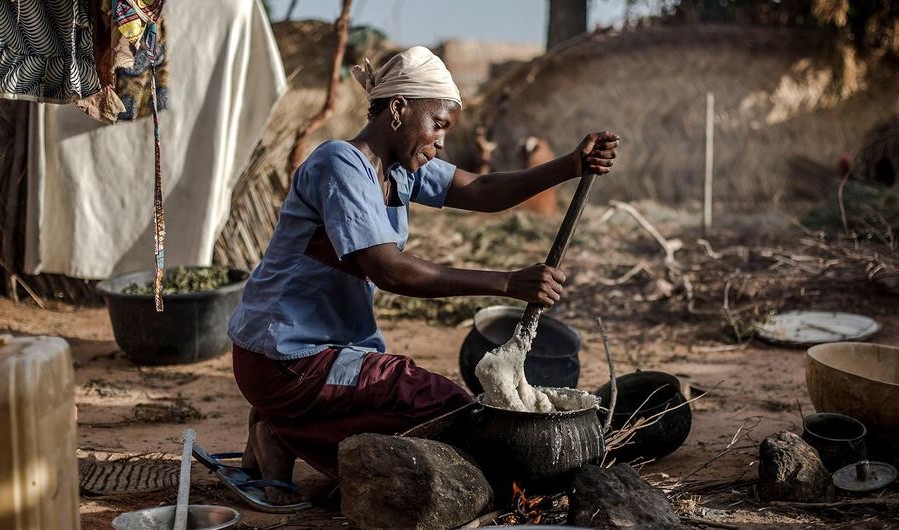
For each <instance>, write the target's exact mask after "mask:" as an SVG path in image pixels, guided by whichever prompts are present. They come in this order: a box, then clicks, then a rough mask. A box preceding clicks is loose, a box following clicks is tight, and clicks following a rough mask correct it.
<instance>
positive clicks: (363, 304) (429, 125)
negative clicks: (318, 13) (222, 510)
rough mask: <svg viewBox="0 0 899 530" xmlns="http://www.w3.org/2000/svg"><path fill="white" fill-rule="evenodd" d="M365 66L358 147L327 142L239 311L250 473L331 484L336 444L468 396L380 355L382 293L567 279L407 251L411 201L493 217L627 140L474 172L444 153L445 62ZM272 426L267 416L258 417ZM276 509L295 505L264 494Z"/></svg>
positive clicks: (543, 288)
mask: <svg viewBox="0 0 899 530" xmlns="http://www.w3.org/2000/svg"><path fill="white" fill-rule="evenodd" d="M354 75H356V78H357V79H358V80H359V81H360V83H361V84H362V85H363V86H364V87H365V89H366V90H367V92H368V96H369V99H370V102H371V106H370V110H369V122H368V124H367V125H366V126H365V128H363V129H362V130H361V131H360V132H359V134H357V135H356V137H355V138H353V139H351V140H349V141H346V142H344V141H329V142H325V143H324V144H322V145H321V146H319V147H318V148H317V149H315V151H314V152H313V153H312V154H311V155H310V156H309V158H308V159H307V160H306V161H305V162H304V163H303V164H302V165H301V166H300V167H299V168H298V169H297V171H296V173H295V175H294V178H293V182H292V185H291V189H290V191H289V193H288V196H287V198H286V199H285V201H284V204H283V205H282V207H281V214H280V217H279V219H278V225H277V227H276V228H275V232H274V234H273V235H272V240H271V242H270V243H269V247H268V249H267V250H266V252H265V256H264V257H263V259H262V262H261V263H260V264H259V266H258V267H257V268H256V269H255V270H254V271H253V274H252V275H251V277H250V280H249V281H248V282H247V285H246V289H245V291H244V295H243V299H242V301H241V303H240V305H239V306H238V308H237V310H236V311H235V313H234V315H233V316H232V318H231V322H230V325H229V335H230V337H231V338H232V340H233V341H234V375H235V378H236V380H237V384H238V386H239V387H240V390H241V392H242V393H243V395H244V396H245V397H246V398H247V400H248V401H249V402H250V403H251V404H252V405H253V411H252V412H251V414H250V428H249V436H248V443H247V451H246V452H245V455H244V462H243V466H244V467H245V468H249V469H253V470H258V473H259V475H261V476H262V477H263V478H267V479H276V480H280V481H283V482H286V483H290V482H291V476H292V470H293V464H294V460H295V459H296V458H297V457H299V458H302V459H304V460H306V461H307V462H308V463H309V464H310V465H312V466H314V467H315V468H317V469H318V470H319V471H321V472H323V473H325V474H327V475H330V476H332V477H336V475H337V445H338V444H339V442H340V441H341V440H343V439H344V438H346V437H348V436H350V435H352V434H356V433H363V432H374V433H387V434H394V433H397V432H401V431H404V430H406V429H408V428H410V427H412V426H414V425H416V424H418V423H421V422H423V421H426V420H428V419H430V418H433V417H436V416H438V415H440V414H443V413H445V412H448V411H450V410H453V409H456V408H458V407H460V406H462V405H464V404H466V403H468V402H469V401H470V400H471V397H470V396H469V394H468V393H467V392H465V391H464V390H463V389H462V388H461V387H459V386H458V385H456V384H455V383H453V382H452V381H450V380H448V379H446V378H445V377H442V376H440V375H437V374H433V373H430V372H428V371H426V370H423V369H421V368H419V367H417V366H416V365H415V364H414V363H413V362H412V361H411V360H410V359H408V358H406V357H402V356H398V355H390V354H386V353H378V352H384V351H385V350H386V345H385V344H384V340H383V337H382V335H381V333H380V331H379V330H378V326H377V323H376V322H375V314H374V309H373V304H372V303H373V296H374V293H375V289H376V288H379V289H383V290H385V291H389V292H393V293H397V294H401V295H406V296H417V297H428V298H430V297H443V296H459V295H468V296H471V295H495V296H508V297H511V298H516V299H518V300H522V301H525V302H541V303H543V304H545V305H547V306H551V305H553V303H555V302H556V301H558V300H559V297H560V295H561V293H562V283H563V282H564V281H565V276H564V275H563V274H562V272H560V271H559V270H557V269H554V268H552V267H548V266H546V265H542V264H538V265H534V266H532V267H528V268H525V269H522V270H518V271H512V272H494V271H481V270H463V269H454V268H450V267H444V266H441V265H437V264H434V263H431V262H428V261H425V260H423V259H420V258H417V257H415V256H413V255H411V254H408V253H404V252H403V246H404V244H405V242H406V238H407V235H408V226H407V220H408V218H407V215H408V204H409V202H410V201H414V202H419V203H422V204H425V205H428V206H433V207H437V208H439V207H442V206H449V207H452V208H460V209H465V210H472V211H479V212H496V211H500V210H504V209H506V208H509V207H511V206H514V205H516V204H518V203H520V202H522V201H524V200H525V199H527V198H529V197H531V196H533V195H535V194H537V193H539V192H541V191H543V190H545V189H547V188H550V187H552V186H555V185H556V184H559V183H560V182H563V181H565V180H568V179H571V178H574V177H579V176H581V175H582V174H586V173H588V172H592V173H597V174H604V173H607V172H608V171H609V168H610V167H611V166H612V159H613V158H615V148H616V147H617V146H618V137H617V136H616V135H614V134H611V133H599V134H590V135H588V136H587V137H586V138H585V139H584V140H583V141H582V142H581V144H580V145H579V146H578V147H577V149H575V150H574V151H573V152H572V153H570V154H568V155H566V156H563V157H561V158H558V159H556V160H553V161H552V162H549V163H547V164H544V165H541V166H538V167H535V168H532V169H528V170H525V171H519V172H510V173H493V174H487V175H475V174H473V173H469V172H467V171H463V170H461V169H458V168H456V167H455V166H453V165H452V164H449V163H447V162H445V161H443V160H440V159H437V158H436V156H437V154H438V153H439V151H440V150H442V149H443V147H444V142H445V141H446V135H447V133H448V132H449V131H450V129H452V128H453V126H454V125H455V124H456V121H457V119H458V117H459V113H460V112H461V109H462V100H461V98H460V96H459V90H458V89H457V88H456V85H455V84H454V83H453V80H452V77H451V76H450V73H449V71H447V69H446V67H445V66H444V64H443V62H442V61H440V59H438V58H437V57H436V56H434V55H433V54H432V53H431V52H430V51H428V50H427V49H426V48H422V47H415V48H410V49H408V50H406V51H404V52H402V53H400V54H398V55H396V56H395V57H393V58H392V59H390V61H388V62H387V63H386V64H385V65H384V66H383V67H381V68H380V69H378V70H377V71H373V70H372V68H371V65H370V64H369V63H368V61H366V62H365V65H364V67H359V66H357V67H356V68H355V69H354ZM260 420H261V421H260ZM265 493H266V496H267V498H268V501H269V502H271V503H272V504H285V503H291V502H295V501H296V500H297V498H296V495H295V494H293V493H291V492H290V491H288V490H286V489H280V488H266V491H265Z"/></svg>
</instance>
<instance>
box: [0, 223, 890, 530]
mask: <svg viewBox="0 0 899 530" xmlns="http://www.w3.org/2000/svg"><path fill="white" fill-rule="evenodd" d="M725 239H727V238H725ZM718 243H720V241H719V242H718ZM730 243H734V240H733V238H730ZM570 255H571V256H574V257H573V258H571V261H572V265H573V267H574V268H577V267H576V264H577V263H578V258H577V255H578V251H577V250H575V251H574V253H573V254H570ZM580 274H581V276H583V275H584V272H583V271H582V272H581V273H580ZM756 278H757V277H756ZM760 281H762V283H764V282H765V281H766V280H764V279H762V280H760ZM805 287H807V284H806V286H805ZM805 287H804V288H805ZM844 288H845V287H844ZM622 289H624V288H623V287H622ZM727 289H729V286H728V287H726V288H725V293H726V291H727ZM847 289H849V288H847ZM626 292H627V291H626ZM696 292H697V293H700V290H699V289H697V291H696ZM872 293H873V294H872ZM606 294H607V295H609V289H606ZM802 294H803V295H805V294H806V291H803V292H802ZM843 294H844V295H845V296H846V297H854V299H855V300H856V301H857V303H855V304H850V305H842V307H849V306H852V307H854V308H856V309H862V310H864V311H866V312H867V314H870V315H871V316H873V317H875V318H877V319H878V320H879V321H880V323H881V324H882V326H883V329H882V331H880V332H879V334H878V335H877V336H876V337H875V341H876V342H880V343H887V344H897V343H899V315H897V314H896V312H895V309H894V308H895V301H896V298H895V296H890V295H887V294H884V293H881V292H880V291H878V290H877V289H876V288H872V290H870V291H865V292H858V291H857V292H854V293H853V292H848V291H847V292H845V293H843ZM609 296H610V297H614V296H619V295H614V296H613V295H609ZM756 296H760V295H758V294H757V295H756ZM572 298H575V297H572ZM581 298H583V297H581ZM735 299H736V297H735ZM828 303H829V304H831V305H833V304H841V303H842V302H840V299H839V298H837V299H836V301H834V299H830V302H828ZM824 305H827V304H824ZM577 307H578V306H577V305H573V306H571V307H569V308H568V310H566V311H560V313H559V315H558V316H561V317H563V318H564V319H565V320H566V322H568V323H569V324H571V325H572V326H573V327H575V328H576V329H577V330H578V332H579V333H580V334H581V337H582V339H583V341H584V344H583V347H582V350H581V353H580V358H581V378H580V382H579V385H578V386H579V387H580V388H583V389H587V390H594V389H596V388H597V387H598V386H599V385H601V384H602V383H604V382H606V381H607V379H608V369H607V365H606V361H605V359H604V354H603V348H602V342H601V337H600V335H599V333H598V331H597V329H596V326H595V324H593V321H592V318H588V315H584V314H581V313H578V311H576V310H573V309H572V308H574V309H576V308H577ZM640 311H641V310H640V308H639V307H630V306H628V307H625V306H622V307H620V308H619V310H618V311H608V310H607V311H605V312H604V323H605V327H606V330H607V332H608V334H609V337H610V339H611V346H612V352H613V354H614V355H613V357H614V361H615V366H616V368H617V371H618V373H619V375H621V374H623V373H628V372H631V371H634V370H636V369H642V370H650V369H652V370H662V371H665V372H669V373H672V374H676V375H677V376H679V377H680V378H681V379H682V381H683V382H684V383H685V387H687V386H689V387H693V388H695V389H703V390H708V393H707V394H706V395H705V396H703V397H702V398H700V399H698V400H697V401H695V402H693V403H692V405H691V409H692V414H693V426H692V431H691V433H690V436H689V438H688V439H687V441H686V443H685V444H684V445H683V447H681V448H680V449H679V450H678V451H677V452H675V453H674V454H672V455H670V456H668V457H666V458H664V459H662V460H660V461H658V462H654V463H650V464H647V465H645V466H644V467H642V469H641V474H642V475H643V476H644V478H646V479H647V480H649V481H650V482H651V483H653V484H657V485H659V486H661V487H663V488H669V491H670V493H671V495H670V498H671V501H672V505H673V506H674V507H675V509H676V510H678V513H679V514H680V515H681V516H682V517H683V518H684V522H685V524H688V525H691V526H694V527H702V524H706V525H709V526H708V527H720V528H751V527H767V526H775V525H776V526H780V527H788V528H807V527H828V528H890V527H892V525H897V527H899V523H896V521H897V520H899V519H897V517H899V514H897V512H896V511H892V512H890V511H883V510H885V508H883V507H880V508H874V509H872V508H866V507H853V508H852V509H848V510H847V509H840V510H817V511H805V510H798V509H793V508H776V507H772V506H769V505H764V504H761V503H759V502H758V501H756V500H755V497H754V492H753V482H754V479H755V477H756V471H755V468H756V464H757V462H756V461H757V454H758V450H757V443H758V442H759V441H761V440H762V439H763V438H764V437H766V436H767V435H769V434H772V433H774V432H776V431H779V430H783V429H786V430H790V431H793V432H797V433H799V432H801V416H802V413H805V414H808V413H810V412H811V411H813V410H814V409H813V407H812V405H811V402H810V401H809V397H808V394H807V392H806V388H805V352H804V350H802V349H788V348H783V347H777V346H772V345H768V344H765V343H763V342H760V341H758V340H757V339H752V340H749V341H748V342H744V343H743V344H742V345H738V344H732V343H728V341H727V340H724V339H723V338H721V337H718V338H717V339H715V340H710V339H708V337H704V336H703V335H702V328H703V326H704V324H703V322H702V321H697V320H696V319H690V318H681V317H680V316H679V315H681V313H679V312H678V311H675V310H673V309H672V310H670V311H668V310H662V311H661V313H659V310H658V307H656V312H655V313H654V316H653V315H647V314H642V313H641V312H640ZM666 311H668V312H667V313H666ZM385 313H386V314H387V316H384V314H385ZM391 314H394V313H391V312H387V311H382V317H381V325H382V328H383V330H384V334H385V336H386V338H387V342H388V346H389V350H390V351H391V352H395V353H405V354H408V355H410V356H411V357H412V358H414V359H415V361H416V362H417V363H419V364H420V365H422V366H424V367H426V368H428V369H430V370H433V371H435V372H438V373H441V374H444V375H446V376H448V377H450V378H451V379H453V380H455V381H457V382H459V383H460V384H461V378H460V376H459V369H458V354H459V346H460V344H461V343H462V340H463V339H464V337H465V335H466V334H467V333H468V331H469V329H470V325H471V323H470V321H464V320H463V321H462V322H461V323H458V324H455V325H448V324H445V323H444V324H438V323H434V322H430V323H429V322H428V321H426V320H422V319H412V318H404V317H402V316H390V315H391ZM660 315H661V316H660ZM665 315H667V317H666V316H665ZM719 327H720V326H719ZM0 333H12V334H13V335H54V336H60V337H63V338H65V339H66V340H67V341H68V342H69V344H70V345H71V349H72V356H73V359H74V362H75V373H76V381H77V386H76V389H75V395H76V403H77V406H78V440H79V457H81V458H85V457H88V456H95V457H97V458H101V459H102V458H106V457H113V458H115V457H120V456H123V455H143V454H162V455H163V457H164V458H168V459H173V460H174V459H177V458H179V457H180V451H181V442H180V437H181V432H182V430H183V429H184V428H185V427H187V426H190V427H192V428H194V429H195V430H196V432H197V435H198V443H199V444H200V445H202V446H203V447H204V448H205V449H207V450H209V451H212V452H224V451H240V450H242V449H243V444H244V442H245V436H246V426H245V423H246V416H247V411H248V410H249V406H248V404H247V403H246V402H245V401H244V399H243V398H242V396H241V395H240V393H239V391H238V389H237V386H236V384H235V382H234V380H233V377H232V375H231V358H230V355H229V354H223V355H222V356H220V357H218V358H215V359H212V360H209V361H205V362H201V363H197V364H192V365H184V366H165V367H139V366H136V365H134V364H132V363H131V362H130V361H128V359H127V358H126V357H125V356H124V354H123V353H122V352H121V351H120V350H119V349H118V347H117V346H116V343H115V341H114V337H113V332H112V328H111V325H110V322H109V318H108V315H107V311H106V309H105V308H104V307H102V306H94V307H78V306H72V305H66V304H62V303H57V302H52V301H51V302H49V307H48V308H47V309H40V308H39V307H37V306H36V305H35V304H34V303H33V302H31V301H24V302H20V303H18V304H14V303H13V302H12V301H10V300H7V299H0ZM154 407H155V408H154ZM148 410H150V411H154V412H153V414H150V415H149V416H148V415H147V414H146V411H148ZM154 414H155V415H154ZM722 452H723V453H724V454H723V455H722V454H721V453H722ZM682 478H687V479H688V480H687V482H686V485H685V486H683V487H681V488H679V489H677V490H675V491H671V490H670V487H671V485H672V484H673V483H674V482H676V481H677V480H678V479H682ZM296 480H297V481H298V483H300V484H301V486H302V488H303V489H304V490H307V491H310V492H311V493H310V495H311V497H312V498H313V499H315V500H316V501H317V502H318V503H319V505H318V506H317V507H315V508H313V509H311V510H309V511H307V512H304V513H302V514H299V515H295V516H283V515H268V514H262V513H257V512H254V511H253V510H250V509H248V508H246V507H245V506H243V505H241V504H240V503H239V502H237V500H236V499H235V498H234V497H233V496H232V495H231V494H230V493H229V492H228V491H227V490H226V489H225V488H224V487H223V486H221V485H220V484H219V483H218V482H217V481H216V480H215V479H214V477H213V476H212V475H211V474H210V473H208V472H207V471H206V470H205V468H202V467H200V466H198V465H197V464H194V465H193V469H192V490H191V502H192V503H209V504H221V505H227V506H232V507H234V508H236V509H238V510H239V511H241V513H242V515H243V521H242V523H241V526H240V527H241V528H347V527H351V523H350V522H349V521H347V520H346V519H345V518H343V517H342V516H341V515H340V513H339V509H338V508H337V506H335V505H334V502H333V500H330V501H329V500H328V499H327V498H326V497H327V493H328V492H330V491H331V489H332V487H333V485H331V484H328V483H327V481H326V480H324V479H323V477H321V476H318V475H316V474H315V473H314V472H313V471H311V470H310V469H309V468H307V467H305V466H303V465H298V466H297V476H296ZM897 490H899V488H897V487H896V486H893V489H892V490H891V491H889V492H887V493H888V494H895V492H896V491H897ZM174 501H175V489H174V488H168V489H165V490H163V491H159V492H156V493H143V494H113V495H105V496H100V497H92V496H87V495H84V496H83V497H82V501H81V514H82V528H83V529H85V530H93V529H100V528H108V527H109V523H110V521H111V520H112V519H113V518H114V517H115V516H116V515H118V514H120V513H122V512H125V511H129V510H133V509H138V508H144V507H150V506H155V505H161V504H173V503H174ZM878 510H880V511H878Z"/></svg>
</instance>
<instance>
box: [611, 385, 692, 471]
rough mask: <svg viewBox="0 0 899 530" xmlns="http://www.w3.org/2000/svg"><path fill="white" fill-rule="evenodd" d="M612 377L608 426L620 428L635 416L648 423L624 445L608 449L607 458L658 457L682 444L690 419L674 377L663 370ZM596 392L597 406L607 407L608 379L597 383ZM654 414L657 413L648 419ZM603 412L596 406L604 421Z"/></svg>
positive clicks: (636, 418)
mask: <svg viewBox="0 0 899 530" xmlns="http://www.w3.org/2000/svg"><path fill="white" fill-rule="evenodd" d="M616 379H617V386H618V399H617V403H616V405H615V413H614V415H613V416H612V429H613V430H616V429H621V428H622V427H623V426H624V425H625V424H626V423H628V422H629V423H630V424H632V425H633V424H634V423H635V422H636V421H637V420H638V419H639V418H646V419H647V420H648V421H649V423H650V424H649V425H647V426H645V427H642V428H640V429H639V430H637V431H636V432H635V433H634V435H633V437H632V438H631V439H630V441H629V442H628V443H627V444H626V445H623V446H621V447H618V448H616V449H612V450H610V451H609V456H610V457H613V458H615V459H616V460H617V461H619V462H632V461H634V460H636V459H637V458H640V459H642V460H648V459H654V460H658V459H659V458H662V457H663V456H666V455H669V454H671V453H673V452H674V451H675V450H677V448H679V447H680V446H681V445H683V443H684V441H685V440H686V439H687V436H688V435H689V434H690V427H691V425H692V421H693V420H692V414H691V413H690V406H689V405H684V403H686V402H687V399H686V398H685V397H684V395H683V394H682V393H681V391H680V381H679V380H678V379H677V377H675V376H673V375H671V374H666V373H664V372H640V371H638V372H634V373H631V374H627V375H623V376H621V377H618V378H616ZM596 394H597V395H598V396H599V398H600V405H601V406H602V407H608V406H609V401H610V400H611V395H612V387H611V382H609V383H606V384H605V385H603V386H601V387H600V388H599V390H597V391H596ZM675 407H677V408H675ZM666 411H667V412H666ZM657 414H661V416H659V417H658V418H656V419H653V420H649V418H650V417H653V416H656V415H657ZM607 415H608V410H607V409H603V408H601V409H599V412H598V416H599V418H600V421H602V422H603V423H604V422H605V419H606V417H607ZM628 420H630V421H628Z"/></svg>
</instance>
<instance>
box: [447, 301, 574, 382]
mask: <svg viewBox="0 0 899 530" xmlns="http://www.w3.org/2000/svg"><path fill="white" fill-rule="evenodd" d="M523 313H524V309H523V308H520V307H512V306H491V307H485V308H484V309H481V310H479V311H478V312H477V313H475V315H474V324H473V325H472V327H471V331H469V332H468V335H467V336H466V337H465V340H464V341H463V342H462V347H461V348H460V351H459V371H460V372H461V374H462V379H463V380H464V381H465V385H466V386H468V388H469V389H470V390H471V391H472V392H474V393H475V394H480V393H482V392H483V391H484V388H483V387H482V386H481V382H480V381H478V377H477V376H476V375H475V373H474V369H475V367H476V366H477V365H478V362H479V361H480V360H481V358H482V357H484V355H485V354H486V353H487V352H488V351H490V350H492V349H494V348H496V347H498V346H501V345H503V344H505V343H506V342H507V341H508V340H509V339H511V338H512V333H513V332H514V331H515V326H516V325H518V322H519V321H520V320H521V315H522V314H523ZM580 349H581V337H580V335H578V333H577V331H575V330H574V328H572V327H570V326H568V325H566V324H564V323H562V322H561V321H559V320H556V319H555V318H552V317H549V316H546V315H543V316H541V317H540V322H539V323H538V324H537V337H536V338H535V339H534V342H533V344H532V345H531V350H530V351H529V352H528V355H527V357H526V358H525V361H524V375H525V377H526V378H527V380H528V383H530V384H532V385H534V386H546V387H551V388H564V387H568V388H577V381H578V377H579V376H580V372H581V365H580V361H579V360H578V352H580Z"/></svg>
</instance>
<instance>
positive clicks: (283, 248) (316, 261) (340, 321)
mask: <svg viewBox="0 0 899 530" xmlns="http://www.w3.org/2000/svg"><path fill="white" fill-rule="evenodd" d="M455 170H456V167H455V166H453V165H452V164H450V163H448V162H445V161H443V160H440V159H434V160H431V161H430V162H428V163H427V164H425V165H424V166H423V167H422V168H421V169H419V170H418V171H416V172H415V173H412V172H410V171H406V170H405V169H403V168H402V167H400V166H399V165H394V166H392V167H391V168H389V170H388V174H389V177H390V180H391V188H392V189H393V191H392V193H391V195H394V194H395V196H394V197H393V201H391V202H390V205H387V204H385V199H384V193H383V191H382V188H381V184H380V181H379V179H378V176H377V172H376V171H375V169H374V167H372V165H371V163H370V162H369V161H368V159H367V158H366V157H365V155H363V154H362V153H361V152H360V151H359V150H358V149H357V148H356V147H354V146H353V145H351V144H349V143H347V142H343V141H337V140H333V141H329V142H325V143H324V144H322V145H320V146H319V147H318V148H316V149H315V151H313V152H312V154H311V155H310V156H309V158H308V159H306V161H305V162H303V165H301V166H300V167H299V168H298V169H297V171H296V173H295V174H294V178H293V182H292V184H291V188H290V191H289V192H288V194H287V198H286V199H285V200H284V204H282V205H281V213H280V215H279V217H278V224H277V226H276V227H275V231H274V234H273V235H272V239H271V241H270V242H269V245H268V248H267V249H266V251H265V255H264V256H263V258H262V261H261V262H260V263H259V265H258V266H257V267H256V269H255V270H253V273H252V274H251V275H250V279H249V280H248V281H247V284H246V288H245V289H244V293H243V298H242V299H241V302H240V304H239V305H238V306H237V309H236V310H235V311H234V314H233V315H232V316H231V320H230V322H229V324H228V336H229V337H231V340H232V341H234V343H235V344H237V345H238V346H240V347H242V348H244V349H247V350H250V351H254V352H257V353H262V354H265V355H266V356H268V357H270V358H272V359H279V360H288V359H298V358H300V357H306V356H309V355H314V354H316V353H318V352H320V351H322V350H324V349H326V348H329V347H341V348H347V347H351V348H354V349H358V350H362V351H381V352H383V351H385V349H386V346H385V344H384V338H383V336H382V335H381V331H380V330H379V329H378V325H377V323H376V321H375V313H374V306H373V303H374V294H375V289H376V287H375V285H374V284H373V283H372V282H371V281H369V280H368V279H367V278H365V276H364V274H363V273H362V271H361V269H359V268H358V266H357V265H356V264H355V263H354V262H353V261H352V260H345V259H344V258H345V257H346V256H347V255H348V254H351V253H353V252H355V251H357V250H362V249H365V248H369V247H372V246H375V245H380V244H384V243H395V244H396V246H397V247H398V248H399V249H400V250H402V249H403V247H404V246H405V244H406V238H407V237H408V235H409V225H408V220H409V202H410V201H414V202H418V203H421V204H425V205H428V206H433V207H437V208H439V207H442V206H443V203H444V201H445V199H446V194H447V191H448V190H449V187H450V183H451V182H452V179H453V174H454V173H455Z"/></svg>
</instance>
